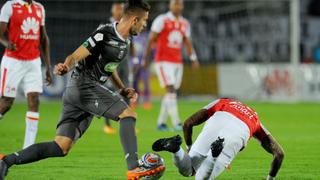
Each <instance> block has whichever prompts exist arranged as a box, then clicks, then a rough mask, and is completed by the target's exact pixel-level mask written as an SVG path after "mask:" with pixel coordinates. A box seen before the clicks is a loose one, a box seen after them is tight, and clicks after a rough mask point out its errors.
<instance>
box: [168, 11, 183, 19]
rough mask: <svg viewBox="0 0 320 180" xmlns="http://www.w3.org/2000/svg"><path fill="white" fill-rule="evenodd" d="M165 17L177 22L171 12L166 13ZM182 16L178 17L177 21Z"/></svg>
mask: <svg viewBox="0 0 320 180" xmlns="http://www.w3.org/2000/svg"><path fill="white" fill-rule="evenodd" d="M167 17H168V18H169V19H171V20H177V18H176V17H175V16H174V15H173V13H172V12H171V11H169V12H167ZM181 18H182V16H179V17H178V19H181Z"/></svg>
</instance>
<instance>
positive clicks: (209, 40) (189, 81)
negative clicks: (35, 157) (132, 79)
mask: <svg viewBox="0 0 320 180" xmlns="http://www.w3.org/2000/svg"><path fill="white" fill-rule="evenodd" d="M4 2H5V1H1V2H0V6H2V5H3V4H4ZM39 2H41V3H42V4H43V5H44V7H45V9H46V16H47V17H46V27H47V31H48V34H49V37H50V41H51V58H52V64H56V63H58V62H62V61H64V58H65V57H66V56H67V55H68V54H69V53H71V52H72V51H73V50H74V49H75V48H77V47H78V46H79V45H80V44H81V43H82V42H83V41H84V40H86V39H87V37H88V35H89V34H90V33H91V32H93V31H94V30H95V29H96V28H97V27H98V25H99V24H100V23H104V22H106V21H107V20H108V18H109V17H110V15H111V13H110V8H111V4H112V1H107V0H47V1H43V0H39ZM149 3H150V4H151V6H152V10H151V12H150V18H149V23H148V28H147V29H146V31H145V32H144V33H143V34H142V36H148V32H149V30H150V25H151V23H152V21H153V20H154V18H155V17H156V16H157V15H159V14H161V13H165V12H166V11H167V10H168V2H167V1H160V0H152V1H149ZM183 15H184V16H185V17H186V18H187V19H188V20H189V21H190V24H191V27H192V40H193V45H194V48H195V50H196V52H197V55H198V59H199V61H200V63H201V67H200V69H196V70H193V69H191V68H190V61H189V60H188V58H187V56H184V57H185V65H184V77H183V83H182V86H181V89H180V90H179V95H180V96H181V97H197V98H198V97H203V96H204V97H207V96H208V95H209V96H215V97H221V96H223V97H226V96H227V97H235V98H240V99H244V100H262V101H265V100H266V101H288V102H295V101H317V100H320V68H319V66H318V64H319V63H320V31H319V28H320V2H319V1H318V0H236V1H234V0H210V1H206V0H202V1H199V0H197V1H189V0H186V1H185V10H184V13H183ZM139 43H140V42H136V49H137V51H138V53H142V50H143V47H141V46H142V45H139ZM0 51H1V54H2V52H3V47H0ZM151 71H152V70H151ZM65 83H66V79H63V78H60V77H59V78H55V81H54V84H53V85H52V86H50V87H45V92H44V94H43V97H46V98H52V97H54V98H56V97H60V96H61V94H62V92H63V90H64V86H65ZM150 83H151V93H152V97H155V98H156V97H159V96H161V95H162V93H163V90H162V89H161V88H160V87H159V85H158V84H159V83H158V80H157V78H156V76H155V75H151V77H150Z"/></svg>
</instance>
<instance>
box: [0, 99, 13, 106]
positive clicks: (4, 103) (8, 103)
mask: <svg viewBox="0 0 320 180" xmlns="http://www.w3.org/2000/svg"><path fill="white" fill-rule="evenodd" d="M13 101H14V98H9V97H2V98H1V104H2V106H3V107H4V108H6V109H10V108H11V106H12V104H13Z"/></svg>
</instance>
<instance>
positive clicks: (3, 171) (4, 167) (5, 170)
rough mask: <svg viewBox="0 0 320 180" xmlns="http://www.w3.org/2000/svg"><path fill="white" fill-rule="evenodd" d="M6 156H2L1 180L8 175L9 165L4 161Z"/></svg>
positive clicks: (0, 159)
mask: <svg viewBox="0 0 320 180" xmlns="http://www.w3.org/2000/svg"><path fill="white" fill-rule="evenodd" d="M3 158H4V155H3V154H0V180H4V177H5V176H6V175H7V174H8V165H7V164H6V163H5V162H4V161H3Z"/></svg>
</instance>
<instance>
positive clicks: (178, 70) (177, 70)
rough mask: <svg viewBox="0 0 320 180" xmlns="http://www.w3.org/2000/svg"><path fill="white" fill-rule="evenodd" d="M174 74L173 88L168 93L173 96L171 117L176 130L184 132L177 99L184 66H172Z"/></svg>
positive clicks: (170, 103) (171, 99) (170, 110)
mask: <svg viewBox="0 0 320 180" xmlns="http://www.w3.org/2000/svg"><path fill="white" fill-rule="evenodd" d="M170 66H172V68H173V70H174V74H173V76H172V79H174V80H173V82H174V83H173V87H170V91H168V92H169V93H171V94H170V96H171V98H170V101H169V102H168V103H169V106H170V108H169V115H170V116H171V120H172V124H173V125H174V129H175V130H178V131H180V130H182V126H181V122H180V118H179V113H178V103H177V102H178V98H177V90H178V89H179V88H180V85H181V81H182V74H183V66H182V64H174V63H173V64H171V65H170Z"/></svg>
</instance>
